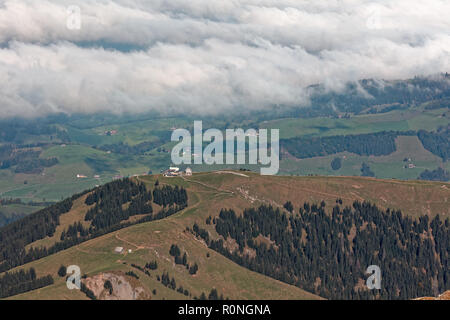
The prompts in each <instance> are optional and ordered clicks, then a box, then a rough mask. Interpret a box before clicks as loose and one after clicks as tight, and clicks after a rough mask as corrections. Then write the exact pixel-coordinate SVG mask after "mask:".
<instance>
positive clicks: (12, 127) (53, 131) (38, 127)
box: [0, 118, 64, 144]
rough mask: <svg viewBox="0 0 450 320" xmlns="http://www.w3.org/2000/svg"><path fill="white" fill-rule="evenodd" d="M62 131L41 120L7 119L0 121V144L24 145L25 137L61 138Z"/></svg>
mask: <svg viewBox="0 0 450 320" xmlns="http://www.w3.org/2000/svg"><path fill="white" fill-rule="evenodd" d="M63 133H64V131H63V130H61V129H60V128H59V127H58V126H56V125H54V124H51V123H49V122H48V121H43V119H39V120H36V119H32V120H29V119H26V120H25V119H19V118H17V119H8V120H0V142H5V143H16V144H21V143H24V140H26V139H27V136H30V135H31V136H49V137H50V140H52V139H53V138H56V137H59V136H60V135H62V136H63Z"/></svg>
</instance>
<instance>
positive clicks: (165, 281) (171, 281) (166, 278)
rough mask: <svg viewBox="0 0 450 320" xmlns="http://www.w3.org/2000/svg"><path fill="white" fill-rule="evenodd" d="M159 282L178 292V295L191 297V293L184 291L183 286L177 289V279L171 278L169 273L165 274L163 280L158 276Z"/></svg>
mask: <svg viewBox="0 0 450 320" xmlns="http://www.w3.org/2000/svg"><path fill="white" fill-rule="evenodd" d="M157 279H158V281H161V284H162V285H163V286H165V287H167V288H169V289H172V290H176V291H177V292H178V293H181V294H184V295H185V296H190V292H189V290H187V289H184V288H183V287H182V286H179V287H178V288H177V282H176V281H175V278H174V277H172V278H170V276H169V273H168V272H163V274H162V276H161V278H160V277H159V276H158V278H157ZM154 294H155V293H154Z"/></svg>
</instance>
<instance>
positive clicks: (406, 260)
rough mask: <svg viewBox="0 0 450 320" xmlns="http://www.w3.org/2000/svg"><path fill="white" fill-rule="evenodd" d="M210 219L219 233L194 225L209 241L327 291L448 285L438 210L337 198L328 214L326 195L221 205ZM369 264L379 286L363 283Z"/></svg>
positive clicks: (342, 293)
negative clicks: (292, 208) (416, 213)
mask: <svg viewBox="0 0 450 320" xmlns="http://www.w3.org/2000/svg"><path fill="white" fill-rule="evenodd" d="M214 222H215V230H216V232H217V233H218V234H219V235H221V236H222V237H223V238H221V239H219V240H212V239H211V238H210V237H209V234H208V232H207V231H205V230H203V229H201V228H199V227H198V225H194V226H193V228H192V231H193V232H194V233H195V234H196V235H197V236H198V237H200V238H202V239H203V240H204V241H205V242H206V243H207V245H208V246H209V247H210V248H211V249H214V250H216V251H218V252H220V253H221V254H223V255H225V256H226V257H228V258H230V259H232V260H233V261H235V262H237V263H239V264H240V265H242V266H245V267H246V268H250V269H251V270H254V271H257V272H260V273H263V274H266V275H268V276H271V277H273V278H275V279H278V280H281V281H283V282H286V283H289V284H294V285H297V286H299V287H301V288H303V289H306V290H308V291H310V292H314V293H316V294H319V295H320V296H322V297H326V298H329V299H411V298H414V297H418V296H427V295H436V293H439V292H443V291H445V290H447V289H448V287H449V286H450V271H449V270H450V269H449V267H450V266H449V265H448V261H449V248H450V233H449V230H450V229H449V227H450V226H449V222H450V221H449V219H448V218H445V219H444V220H442V219H441V218H440V216H439V215H436V216H435V218H433V219H431V220H430V218H429V217H428V216H422V217H420V218H419V219H418V220H413V219H411V218H410V217H407V216H404V215H403V214H402V213H401V212H400V211H398V210H390V209H387V210H380V209H379V208H378V207H377V206H375V205H373V204H371V203H369V202H363V203H361V202H354V203H353V206H352V207H342V206H341V205H340V204H339V200H337V201H336V205H335V206H334V207H333V209H332V212H331V214H327V213H326V210H325V202H322V203H321V204H320V205H318V204H309V203H304V205H303V207H301V208H299V209H298V212H297V213H295V214H294V215H289V214H287V213H286V212H282V211H281V210H280V209H274V208H273V207H272V206H265V205H264V206H260V207H258V208H249V209H245V210H244V212H243V213H242V215H238V214H236V213H235V211H234V210H228V209H222V210H221V211H220V214H219V217H218V218H216V219H214ZM263 239H266V241H262V240H263ZM230 240H231V241H232V242H234V243H236V245H237V248H236V249H230ZM370 265H377V266H379V267H380V268H381V270H382V275H383V289H382V290H381V291H378V290H375V291H369V290H366V288H365V286H364V279H365V278H366V277H365V275H364V273H365V270H366V268H367V267H368V266H370Z"/></svg>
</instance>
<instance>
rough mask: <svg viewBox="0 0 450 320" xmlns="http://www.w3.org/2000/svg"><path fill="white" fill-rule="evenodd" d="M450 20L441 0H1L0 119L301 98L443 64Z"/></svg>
mask: <svg viewBox="0 0 450 320" xmlns="http://www.w3.org/2000/svg"><path fill="white" fill-rule="evenodd" d="M69 5H79V6H80V8H81V18H82V27H81V29H80V30H69V29H68V28H67V27H66V19H67V11H66V9H67V7H68V6H69ZM449 15H450V2H448V1H446V0H444V1H439V0H430V1H427V2H423V1H419V0H410V1H406V0H396V1H377V2H373V1H365V0H360V1H356V0H342V1H337V0H336V1H317V0H316V1H314V0H311V1H294V0H261V1H256V0H242V1H238V0H234V1H221V0H171V1H161V0H159V1H158V0H152V1H144V0H141V1H139V0H116V1H112V0H84V1H73V0H58V1H56V0H55V1H46V0H42V1H33V0H15V1H9V0H7V1H0V44H1V45H2V48H1V49H0V81H1V83H2V86H1V87H0V117H7V116H16V115H19V116H21V115H28V116H33V115H41V114H45V113H49V112H60V111H62V112H70V113H73V112H97V111H105V110H106V111H113V112H121V111H133V112H139V111H149V110H158V111H163V112H164V111H166V112H169V111H175V112H187V113H218V112H226V111H231V110H242V108H246V109H262V108H270V107H271V106H273V105H274V104H277V105H288V106H289V105H301V104H306V103H307V97H306V96H305V91H304V88H305V87H306V86H308V85H310V84H315V83H319V82H322V83H326V84H329V85H330V86H334V87H338V86H339V84H342V83H343V82H345V81H350V80H357V79H361V78H380V79H398V78H408V77H412V76H415V75H421V74H425V75H426V74H433V73H438V72H444V71H448V70H449V69H450V68H449V67H450V59H449V58H450V31H449V30H450V21H449V19H448V16H449ZM110 47H115V48H121V51H118V50H111V49H105V48H110ZM126 48H128V49H135V50H131V51H130V50H123V49H126ZM136 49H137V50H136Z"/></svg>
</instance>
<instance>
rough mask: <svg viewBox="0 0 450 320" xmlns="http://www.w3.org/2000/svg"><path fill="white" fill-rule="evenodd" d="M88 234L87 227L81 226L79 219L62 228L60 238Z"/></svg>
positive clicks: (62, 239) (71, 237)
mask: <svg viewBox="0 0 450 320" xmlns="http://www.w3.org/2000/svg"><path fill="white" fill-rule="evenodd" d="M88 235H89V229H87V228H85V227H83V225H82V224H81V222H80V221H78V222H75V223H74V224H71V225H70V226H69V227H68V228H67V230H63V232H62V233H61V237H60V240H61V241H64V240H66V239H76V238H78V237H86V236H88Z"/></svg>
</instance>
